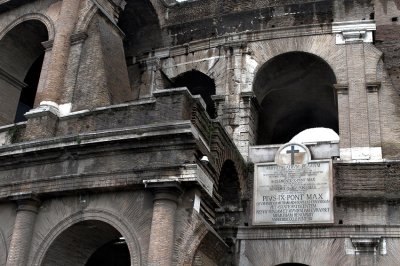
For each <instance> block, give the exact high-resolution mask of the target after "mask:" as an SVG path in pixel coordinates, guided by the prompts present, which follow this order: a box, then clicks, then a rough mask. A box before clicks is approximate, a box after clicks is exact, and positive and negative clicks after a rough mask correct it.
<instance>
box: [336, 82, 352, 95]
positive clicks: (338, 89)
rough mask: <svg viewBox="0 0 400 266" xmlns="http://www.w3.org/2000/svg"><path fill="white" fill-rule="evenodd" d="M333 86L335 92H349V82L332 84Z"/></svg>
mask: <svg viewBox="0 0 400 266" xmlns="http://www.w3.org/2000/svg"><path fill="white" fill-rule="evenodd" d="M333 87H334V88H335V89H336V92H337V94H348V93H349V84H334V85H333Z"/></svg>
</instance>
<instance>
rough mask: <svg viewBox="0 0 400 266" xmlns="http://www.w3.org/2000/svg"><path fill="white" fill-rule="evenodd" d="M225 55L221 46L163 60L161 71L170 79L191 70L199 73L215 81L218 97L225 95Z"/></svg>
mask: <svg viewBox="0 0 400 266" xmlns="http://www.w3.org/2000/svg"><path fill="white" fill-rule="evenodd" d="M224 53H225V51H224V49H223V47H221V46H219V47H215V48H210V49H208V50H202V51H196V52H193V53H190V54H189V55H180V56H176V57H173V58H167V59H165V60H163V62H162V67H161V69H162V71H163V73H165V75H166V76H167V77H168V78H169V79H173V78H174V77H177V76H179V75H182V74H183V73H185V72H188V71H191V70H196V71H199V72H201V73H203V74H204V75H207V76H209V77H210V78H212V79H213V80H214V82H215V89H216V94H217V95H225V94H226V92H225V89H226V86H225V84H226V80H225V78H226V59H225V55H224ZM199 59H200V60H199ZM182 62H185V63H182Z"/></svg>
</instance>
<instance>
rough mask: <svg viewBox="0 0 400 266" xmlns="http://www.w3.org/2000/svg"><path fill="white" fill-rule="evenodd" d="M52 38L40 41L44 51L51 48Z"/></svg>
mask: <svg viewBox="0 0 400 266" xmlns="http://www.w3.org/2000/svg"><path fill="white" fill-rule="evenodd" d="M53 44H54V39H53V40H48V41H44V42H42V46H43V47H44V49H45V50H46V51H50V50H51V49H53Z"/></svg>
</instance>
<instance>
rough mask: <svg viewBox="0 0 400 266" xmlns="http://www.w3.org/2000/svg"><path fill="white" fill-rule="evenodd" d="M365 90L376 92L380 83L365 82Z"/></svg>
mask: <svg viewBox="0 0 400 266" xmlns="http://www.w3.org/2000/svg"><path fill="white" fill-rule="evenodd" d="M366 87H367V91H368V92H370V93H372V92H378V91H379V89H380V88H381V83H380V82H370V83H367V84H366Z"/></svg>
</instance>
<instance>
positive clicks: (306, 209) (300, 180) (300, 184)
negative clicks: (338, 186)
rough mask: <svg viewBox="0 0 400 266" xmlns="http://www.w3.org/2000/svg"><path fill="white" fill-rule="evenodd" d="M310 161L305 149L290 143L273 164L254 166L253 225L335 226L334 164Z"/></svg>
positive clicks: (308, 153)
mask: <svg viewBox="0 0 400 266" xmlns="http://www.w3.org/2000/svg"><path fill="white" fill-rule="evenodd" d="M310 159H311V156H310V152H309V150H308V149H307V147H306V146H304V145H300V144H292V143H290V144H286V145H284V146H282V147H281V148H280V149H279V150H278V152H277V154H276V156H275V162H274V163H259V164H256V165H255V172H254V174H255V177H254V201H253V224H255V225H273V224H314V223H333V209H332V208H333V193H332V162H331V160H314V161H312V160H310Z"/></svg>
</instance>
